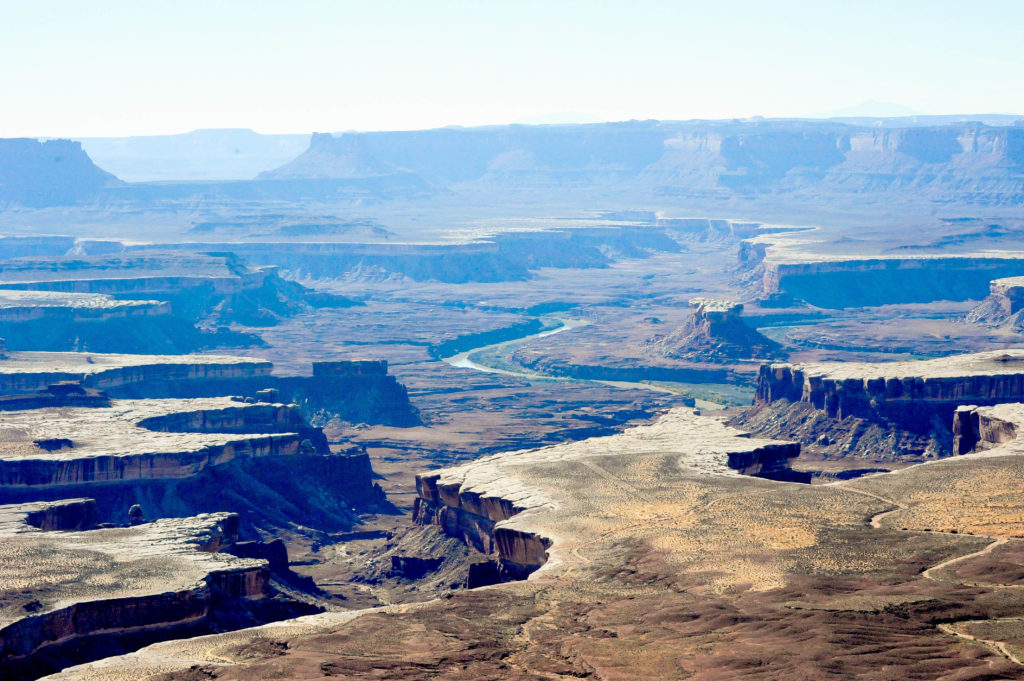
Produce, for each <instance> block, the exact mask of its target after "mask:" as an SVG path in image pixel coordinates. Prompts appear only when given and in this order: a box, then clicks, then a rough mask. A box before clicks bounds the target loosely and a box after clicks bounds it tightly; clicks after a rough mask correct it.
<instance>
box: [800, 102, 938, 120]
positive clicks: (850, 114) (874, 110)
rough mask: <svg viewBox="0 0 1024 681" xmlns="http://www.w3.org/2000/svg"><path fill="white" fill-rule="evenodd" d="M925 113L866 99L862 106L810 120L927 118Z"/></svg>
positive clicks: (857, 105)
mask: <svg viewBox="0 0 1024 681" xmlns="http://www.w3.org/2000/svg"><path fill="white" fill-rule="evenodd" d="M927 115H928V114H927V113H925V112H924V111H919V110H917V109H912V108H911V107H909V106H904V105H902V104H894V103H892V102H880V101H878V100H876V99H865V100H864V101H863V102H861V103H860V104H854V105H853V106H847V107H844V108H842V109H837V110H835V111H829V112H826V113H819V114H813V115H811V116H810V118H901V117H903V116H927Z"/></svg>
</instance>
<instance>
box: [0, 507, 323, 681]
mask: <svg viewBox="0 0 1024 681" xmlns="http://www.w3.org/2000/svg"><path fill="white" fill-rule="evenodd" d="M93 507H94V504H93V503H92V502H91V501H90V500H82V499H72V500H66V501H60V502H56V503H34V504H22V505H17V506H0V552H2V553H3V554H4V555H6V556H13V555H17V556H18V559H17V560H6V561H4V562H3V564H2V565H0V573H2V575H3V578H2V579H0V668H2V669H3V670H4V678H6V679H12V680H15V679H31V678H38V677H39V676H40V675H42V674H46V673H49V672H52V671H56V670H57V669H60V668H61V667H62V666H66V665H68V664H74V663H79V662H85V661H89V660H92V659H96V657H100V656H103V655H104V654H106V653H107V652H108V651H111V650H114V651H118V650H125V649H126V648H127V649H131V648H132V647H137V646H138V645H144V644H145V643H147V642H150V641H153V640H160V639H166V638H176V637H180V636H183V635H195V634H197V633H205V632H208V631H210V630H211V629H213V628H214V626H218V627H226V628H237V627H238V626H239V625H240V624H241V625H244V624H245V623H249V622H252V621H254V619H255V621H259V619H258V618H259V613H260V612H261V611H264V613H269V611H270V608H269V607H268V606H264V605H259V602H260V601H263V599H265V598H266V597H267V596H270V595H272V593H273V589H272V588H271V586H270V581H269V580H270V569H269V565H268V563H267V561H265V560H259V559H251V558H239V557H235V556H232V555H229V554H227V553H224V550H225V549H228V548H230V547H232V546H233V545H234V544H235V542H236V541H237V538H238V526H239V522H238V517H237V516H235V515H233V514H229V513H218V514H208V515H200V516H196V517H192V518H177V519H164V520H157V521H155V522H152V523H144V524H139V525H135V526H133V527H130V528H117V529H91V528H90V527H89V522H88V521H89V520H90V518H91V517H92V516H93V515H94V508H93ZM297 606H298V604H293V605H292V606H291V608H290V609H291V612H292V613H294V614H299V613H303V612H309V611H310V609H309V608H308V607H304V606H298V607H297ZM232 611H234V612H233V613H232ZM243 613H245V615H243ZM240 615H242V616H240ZM232 621H234V622H235V623H236V624H235V625H234V626H232V625H231V624H230V622H232ZM215 622H216V623H217V624H216V625H214V623H215Z"/></svg>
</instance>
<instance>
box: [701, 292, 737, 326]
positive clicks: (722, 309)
mask: <svg viewBox="0 0 1024 681" xmlns="http://www.w3.org/2000/svg"><path fill="white" fill-rule="evenodd" d="M689 304H690V314H691V315H692V316H693V320H694V323H695V324H699V323H703V322H707V323H710V324H715V323H719V324H720V323H723V322H727V321H732V320H736V319H739V317H740V314H742V312H743V303H737V302H736V301H733V300H720V299H717V298H691V299H690V301H689Z"/></svg>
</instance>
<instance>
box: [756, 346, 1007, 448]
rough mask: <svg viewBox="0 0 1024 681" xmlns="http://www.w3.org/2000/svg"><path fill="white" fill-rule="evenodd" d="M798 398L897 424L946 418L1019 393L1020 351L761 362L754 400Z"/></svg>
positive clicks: (833, 411) (834, 412) (925, 425)
mask: <svg viewBox="0 0 1024 681" xmlns="http://www.w3.org/2000/svg"><path fill="white" fill-rule="evenodd" d="M780 400H787V401H789V402H802V403H806V404H809V405H812V406H813V408H814V409H816V410H819V411H822V412H824V413H825V414H826V415H827V416H829V417H831V418H836V419H843V418H845V417H847V416H855V417H859V418H877V419H881V420H885V421H890V422H892V423H893V424H895V425H897V426H898V427H901V428H905V429H907V430H912V431H919V430H921V429H925V430H927V429H929V428H931V427H932V424H933V423H934V418H935V417H937V418H938V419H939V421H940V422H941V423H943V424H949V423H952V417H953V412H954V410H955V409H956V408H957V407H959V406H962V405H968V404H975V405H993V404H1000V403H1004V402H1018V401H1022V400H1024V350H1003V351H992V352H982V353H977V354H973V355H955V356H952V357H943V358H940V359H931V360H920V361H910V362H880V363H866V362H846V363H820V364H764V365H762V366H761V370H760V373H759V375H758V382H757V393H756V395H755V398H754V403H755V405H756V404H762V405H764V404H770V403H773V402H778V401H780Z"/></svg>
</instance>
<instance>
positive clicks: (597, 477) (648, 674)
mask: <svg viewBox="0 0 1024 681" xmlns="http://www.w3.org/2000/svg"><path fill="white" fill-rule="evenodd" d="M740 435H741V434H740V433H738V432H737V431H735V430H732V429H729V428H727V427H725V426H723V425H722V424H721V423H720V422H719V421H718V420H716V419H709V418H707V417H698V416H694V415H692V414H691V413H690V412H689V411H677V412H673V413H671V414H669V415H668V416H666V417H665V418H663V419H662V420H661V421H659V422H658V423H656V424H654V425H652V426H645V427H640V428H637V429H634V430H632V431H628V432H626V433H623V434H622V435H619V436H613V437H609V438H598V439H594V440H589V441H584V442H579V443H575V444H569V445H561V446H557V447H550V448H545V449H542V450H535V451H529V452H523V453H519V454H506V455H498V456H495V457H488V458H486V459H481V460H479V461H477V462H474V463H473V464H469V465H467V466H460V467H457V468H454V469H449V470H445V471H440V472H438V473H435V474H430V475H428V476H425V477H424V478H423V482H424V483H425V484H423V485H422V490H423V493H424V498H427V497H429V498H436V499H438V500H439V503H436V504H435V506H434V507H435V508H440V509H442V510H443V509H444V508H455V507H454V506H448V504H447V503H445V502H441V501H440V500H442V499H445V498H447V499H449V500H450V501H451V502H455V501H456V499H457V500H458V503H459V504H461V505H462V506H464V507H465V508H466V509H473V510H474V515H477V512H482V513H488V514H489V513H493V514H495V517H501V518H502V519H500V520H498V522H497V523H495V528H497V529H496V530H495V534H494V536H495V541H494V544H495V545H496V549H495V550H497V551H507V553H505V554H504V555H507V556H510V557H512V558H515V559H518V560H517V562H520V563H521V564H523V565H533V566H535V565H536V564H537V563H540V562H543V565H542V566H541V567H540V568H539V569H536V570H534V571H533V572H532V574H531V575H530V576H529V579H527V580H525V581H517V582H510V583H505V584H500V585H497V586H493V587H490V588H487V589H478V590H472V591H468V592H463V593H455V594H452V595H451V597H450V598H444V599H439V600H437V601H432V602H429V603H424V604H418V605H415V606H394V607H389V608H386V609H380V610H375V611H362V612H355V613H344V614H328V615H321V616H315V617H313V618H304V619H300V620H295V621H293V622H290V623H281V624H275V625H270V626H267V627H263V628H261V629H256V630H252V631H248V632H236V633H233V634H228V635H221V636H213V637H204V638H200V639H195V640H192V641H184V642H169V643H162V644H159V645H156V646H153V647H151V648H147V649H143V650H141V651H139V652H138V653H135V654H133V655H130V656H127V657H123V658H115V659H109V660H104V661H102V662H98V663H95V664H91V665H86V666H82V667H78V668H74V669H69V670H66V671H65V672H63V673H62V674H60V675H57V676H55V677H53V678H54V679H59V680H60V681H72V680H74V681H111V680H113V679H117V680H118V681H134V680H141V679H149V678H154V675H157V674H160V675H161V676H159V678H160V679H161V681H184V680H186V679H194V678H206V679H217V680H219V681H234V680H240V679H246V680H248V681H257V680H263V679H300V678H319V677H323V676H328V677H330V676H339V677H345V678H352V679H372V678H382V677H385V678H391V679H419V678H424V677H426V676H433V677H438V678H451V679H466V680H468V679H478V678H519V679H529V680H531V681H532V680H534V679H537V680H539V679H550V678H559V677H561V678H569V677H571V678H607V679H651V678H659V679H680V680H681V679H699V680H701V681H705V680H706V681H711V680H716V679H725V678H746V679H753V680H757V681H768V680H773V681H774V680H779V679H793V678H835V679H846V678H858V679H871V680H874V681H881V680H882V679H894V678H899V679H909V680H921V681H924V680H925V679H931V680H934V679H943V680H944V681H952V680H954V679H958V680H960V679H973V680H980V679H993V678H1005V679H1010V678H1020V677H1021V676H1022V674H1024V667H1021V663H1020V659H1021V657H1020V656H1021V655H1022V654H1024V652H1022V651H1021V641H1022V640H1024V631H1022V630H1021V628H1020V619H1021V617H1022V616H1024V594H1022V593H1021V591H1020V588H1019V586H1020V584H1021V580H1022V579H1024V575H1022V574H1021V572H1020V570H1019V564H1017V565H1016V568H1014V565H1015V561H1016V560H1018V559H1019V555H1020V552H1021V550H1022V549H1024V545H1022V544H1021V541H1020V540H1019V539H1017V538H1016V537H1017V535H1019V534H1021V533H1024V528H1022V526H1021V520H1020V519H1021V517H1024V506H1022V501H1021V499H1020V495H1019V494H1016V493H1015V492H1013V491H1010V490H1013V489H1015V486H1014V485H1013V484H1011V483H1012V481H1015V480H1016V481H1019V480H1020V479H1021V476H1022V475H1024V457H1021V456H1020V447H1019V446H1018V444H1017V443H1016V441H1014V442H1011V443H1007V444H1004V445H1002V446H1001V447H997V448H993V449H990V450H988V451H985V452H982V453H979V454H969V455H966V456H962V457H955V458H953V459H945V460H942V461H937V462H934V463H928V464H924V465H918V466H914V467H911V468H908V469H905V470H902V471H899V472H896V473H892V474H887V475H880V476H874V477H870V478H863V479H860V480H856V481H852V482H847V483H842V484H838V485H822V486H810V485H799V484H792V483H779V482H773V481H770V480H764V479H759V478H755V477H751V476H746V475H742V474H740V473H739V472H738V471H736V470H733V469H732V468H730V466H729V465H728V461H727V458H728V457H727V455H728V453H729V452H745V453H750V452H753V451H757V450H758V448H759V447H763V446H765V445H766V444H769V443H767V442H765V441H757V440H749V439H746V438H743V437H740ZM435 493H436V497H435ZM516 511H518V512H516ZM510 513H514V515H511V516H509V514H510ZM477 517H479V518H484V515H478V516H477ZM500 531H504V532H506V533H507V536H506V538H499V532H500ZM463 532H464V534H465V535H466V538H467V540H471V541H472V540H473V532H471V531H469V528H468V527H465V526H464V528H463ZM477 536H481V537H482V536H483V535H477ZM541 538H545V539H546V540H547V542H548V544H547V545H544V544H543V543H542V542H541V541H540V540H541ZM542 551H543V553H546V554H547V556H546V560H544V556H543V553H542ZM979 575H980V576H979ZM794 641H798V642H799V644H798V645H794Z"/></svg>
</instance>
